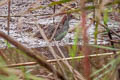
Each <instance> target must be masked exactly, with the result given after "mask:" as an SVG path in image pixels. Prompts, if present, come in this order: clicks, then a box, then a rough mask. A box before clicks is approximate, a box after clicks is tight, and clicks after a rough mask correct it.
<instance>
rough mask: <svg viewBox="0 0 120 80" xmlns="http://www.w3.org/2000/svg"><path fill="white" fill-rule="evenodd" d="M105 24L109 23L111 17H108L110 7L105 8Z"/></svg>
mask: <svg viewBox="0 0 120 80" xmlns="http://www.w3.org/2000/svg"><path fill="white" fill-rule="evenodd" d="M103 19H104V24H107V22H108V20H109V17H108V9H105V10H104V17H103Z"/></svg>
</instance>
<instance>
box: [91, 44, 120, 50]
mask: <svg viewBox="0 0 120 80" xmlns="http://www.w3.org/2000/svg"><path fill="white" fill-rule="evenodd" d="M90 46H92V47H95V48H102V49H108V50H115V51H117V50H120V49H117V48H112V47H106V46H100V45H90Z"/></svg>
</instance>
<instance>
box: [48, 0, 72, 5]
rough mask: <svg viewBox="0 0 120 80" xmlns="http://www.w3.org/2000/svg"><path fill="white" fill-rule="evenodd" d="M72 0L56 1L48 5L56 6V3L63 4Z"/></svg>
mask: <svg viewBox="0 0 120 80" xmlns="http://www.w3.org/2000/svg"><path fill="white" fill-rule="evenodd" d="M70 1H71V0H60V1H55V2H52V3H50V4H49V5H48V6H54V5H58V4H62V3H66V2H70Z"/></svg>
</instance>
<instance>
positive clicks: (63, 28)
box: [33, 14, 74, 41]
mask: <svg viewBox="0 0 120 80" xmlns="http://www.w3.org/2000/svg"><path fill="white" fill-rule="evenodd" d="M73 18H74V16H73V15H71V14H67V15H65V16H64V19H63V21H61V22H60V23H59V24H60V25H59V26H58V28H57V31H56V33H55V35H54V38H53V39H55V40H56V41H59V40H62V39H63V38H64V37H65V35H66V34H67V32H68V29H69V21H70V20H71V19H73ZM54 26H55V25H54V24H51V25H48V27H47V28H46V29H45V30H44V32H45V34H46V36H47V38H48V39H50V38H51V37H52V35H53V32H54V31H55V27H54ZM33 37H37V38H40V39H43V38H42V36H41V34H40V31H37V32H36V33H35V34H34V35H33Z"/></svg>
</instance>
